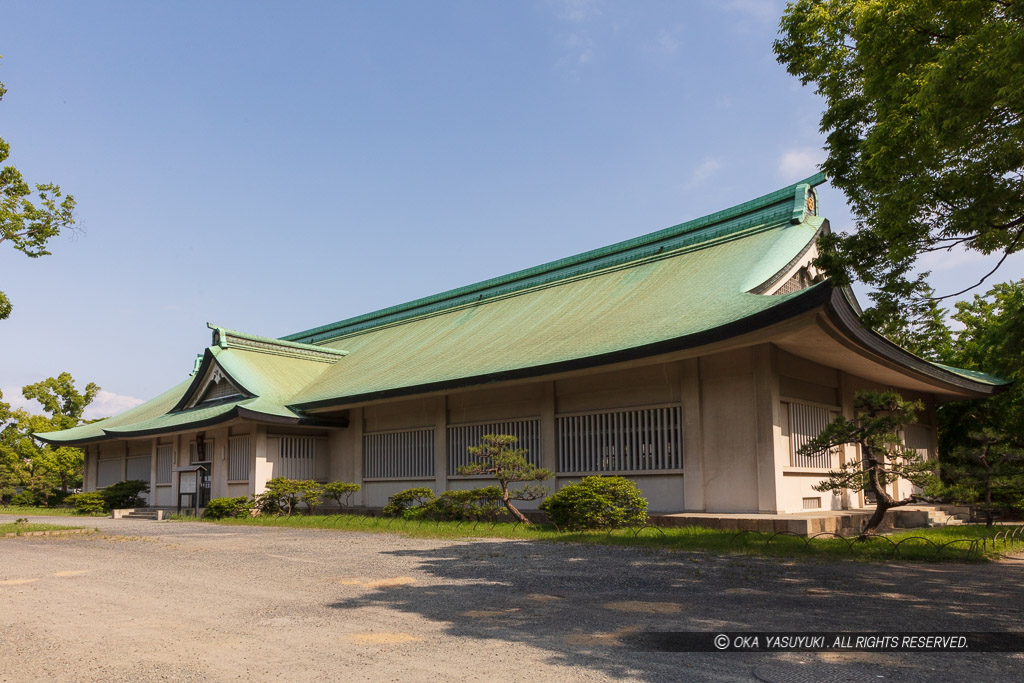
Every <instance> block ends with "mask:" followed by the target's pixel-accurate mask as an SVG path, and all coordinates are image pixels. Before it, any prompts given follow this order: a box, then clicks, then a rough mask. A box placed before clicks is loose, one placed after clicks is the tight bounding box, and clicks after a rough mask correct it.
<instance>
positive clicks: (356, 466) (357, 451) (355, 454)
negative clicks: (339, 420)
mask: <svg viewBox="0 0 1024 683" xmlns="http://www.w3.org/2000/svg"><path fill="white" fill-rule="evenodd" d="M348 430H349V431H350V432H352V436H351V438H352V481H354V482H355V483H357V484H359V485H360V486H366V484H365V483H364V482H363V409H362V408H352V409H351V410H349V414H348ZM352 500H354V501H358V502H357V503H355V504H356V505H366V492H365V491H363V489H362V488H360V489H359V492H358V493H356V494H355V495H354V496H352Z"/></svg>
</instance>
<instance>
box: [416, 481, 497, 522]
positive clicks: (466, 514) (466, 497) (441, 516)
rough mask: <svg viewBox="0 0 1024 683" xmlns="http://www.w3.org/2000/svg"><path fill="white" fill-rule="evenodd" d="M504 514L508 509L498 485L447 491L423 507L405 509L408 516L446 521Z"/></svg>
mask: <svg viewBox="0 0 1024 683" xmlns="http://www.w3.org/2000/svg"><path fill="white" fill-rule="evenodd" d="M504 514H507V510H505V506H504V504H503V503H502V501H501V488H500V487H498V486H486V487H483V488H477V489H461V490H454V491H445V492H444V493H442V494H441V495H440V496H438V497H437V498H434V499H433V500H431V501H429V502H427V503H425V504H424V505H422V506H421V507H419V508H408V509H406V511H405V516H406V517H410V516H414V517H427V518H430V519H436V520H440V521H445V522H454V521H459V520H469V519H478V520H479V519H495V518H497V517H498V516H499V515H504Z"/></svg>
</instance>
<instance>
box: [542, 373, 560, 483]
mask: <svg viewBox="0 0 1024 683" xmlns="http://www.w3.org/2000/svg"><path fill="white" fill-rule="evenodd" d="M555 402H556V398H555V383H554V382H545V384H544V396H543V398H542V399H541V403H540V466H541V467H542V468H544V469H546V470H551V472H552V473H557V472H558V424H557V422H556V421H555V408H556V406H555ZM557 487H558V483H557V481H554V480H553V481H552V488H553V489H555V488H557Z"/></svg>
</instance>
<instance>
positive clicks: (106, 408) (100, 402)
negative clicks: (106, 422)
mask: <svg viewBox="0 0 1024 683" xmlns="http://www.w3.org/2000/svg"><path fill="white" fill-rule="evenodd" d="M142 402H143V399H141V398H135V397H134V396H125V395H123V394H115V393H114V392H112V391H103V390H102V389H101V390H100V392H99V393H97V394H96V398H95V399H93V402H92V403H90V404H89V406H88V407H87V408H86V409H85V412H84V413H83V414H82V417H83V418H85V419H86V420H95V419H96V418H98V417H110V416H111V415H117V414H118V413H123V412H124V411H126V410H128V409H129V408H134V407H135V406H137V405H139V404H140V403H142Z"/></svg>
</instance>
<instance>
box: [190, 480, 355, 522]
mask: <svg viewBox="0 0 1024 683" xmlns="http://www.w3.org/2000/svg"><path fill="white" fill-rule="evenodd" d="M361 488H362V487H361V486H360V485H359V484H352V483H349V482H344V481H332V482H329V483H327V484H321V483H320V482H317V481H312V480H308V479H285V478H284V477H275V478H273V479H271V480H270V481H268V482H267V488H266V490H265V491H264V492H263V493H261V494H259V495H257V496H255V497H253V498H247V497H245V496H239V497H237V498H214V499H213V500H211V501H210V502H209V503H207V504H206V510H205V511H204V512H203V516H204V517H209V518H210V519H222V518H224V517H247V516H249V515H252V514H260V515H293V514H295V513H297V512H298V511H299V504H300V503H301V504H302V506H303V507H304V508H305V511H306V514H310V515H311V514H313V512H314V511H315V510H316V509H317V508H318V507H319V506H320V505H321V504H323V502H324V499H328V500H333V501H334V502H335V503H336V504H337V505H338V507H339V508H341V509H342V510H346V509H348V507H349V503H350V501H351V499H352V494H354V493H355V492H356V491H359V490H360V489H361Z"/></svg>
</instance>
